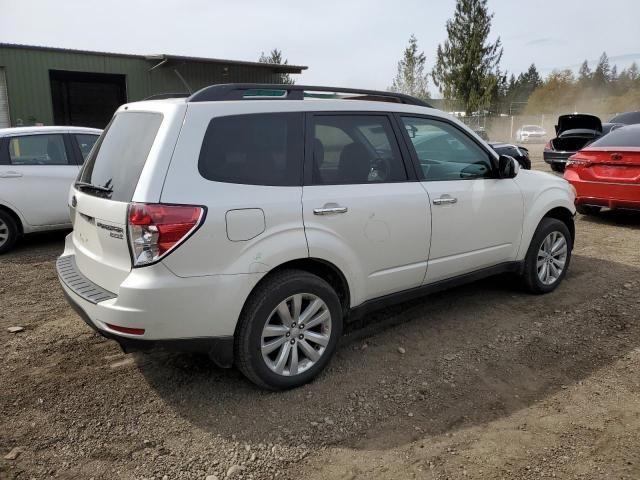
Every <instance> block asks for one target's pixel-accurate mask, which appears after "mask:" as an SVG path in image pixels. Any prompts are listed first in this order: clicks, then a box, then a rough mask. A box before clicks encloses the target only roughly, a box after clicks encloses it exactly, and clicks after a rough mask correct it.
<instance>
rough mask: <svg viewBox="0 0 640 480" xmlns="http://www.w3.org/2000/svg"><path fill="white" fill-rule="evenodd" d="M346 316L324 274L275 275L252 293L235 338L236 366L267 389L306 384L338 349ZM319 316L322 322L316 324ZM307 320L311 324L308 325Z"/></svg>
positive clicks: (289, 272) (279, 273)
mask: <svg viewBox="0 0 640 480" xmlns="http://www.w3.org/2000/svg"><path fill="white" fill-rule="evenodd" d="M296 302H297V313H296ZM315 308H317V309H316V310H315V313H314V309H315ZM287 312H288V315H289V316H288V317H287ZM342 316H343V315H342V306H341V304H340V300H339V298H338V295H337V294H336V292H335V290H334V289H333V288H331V286H330V285H329V284H328V283H327V282H326V281H324V280H323V279H322V278H320V277H317V276H316V275H312V274H310V273H308V272H305V271H301V270H283V271H281V272H277V273H274V274H272V275H270V276H268V277H267V278H266V279H265V280H264V281H263V282H262V283H261V284H260V285H259V286H258V287H257V288H256V289H255V290H254V292H252V294H251V295H250V297H249V299H248V300H247V303H246V304H245V306H244V308H243V310H242V313H241V315H240V320H239V322H238V327H237V329H236V335H235V340H234V358H235V362H236V365H237V367H238V368H239V369H240V371H241V372H242V373H243V374H244V375H245V376H246V377H247V378H248V379H249V380H251V381H252V382H253V383H255V384H256V385H258V386H260V387H263V388H267V389H270V390H286V389H290V388H295V387H299V386H301V385H304V384H305V383H308V382H309V381H311V380H312V379H313V378H314V377H316V376H317V375H318V374H319V373H320V372H321V371H322V370H323V369H324V368H325V367H326V366H327V364H328V363H329V361H330V360H331V357H332V356H333V354H334V353H335V350H336V346H337V343H338V339H339V338H340V336H341V335H342ZM283 317H286V318H283ZM320 318H322V319H324V320H323V322H322V323H315V324H312V325H311V322H317V321H318V319H320ZM327 318H328V321H327ZM300 319H303V321H299V320H300ZM305 319H306V321H308V322H310V324H307V325H303V322H304V321H305ZM289 322H291V324H290V325H285V323H289ZM294 325H295V327H294ZM310 325H311V326H310ZM312 334H313V337H312ZM312 338H313V339H312ZM279 342H280V343H279ZM276 344H277V345H278V346H277V347H275V348H274V349H273V350H270V349H272V348H273V347H274V345H276ZM323 344H324V345H323ZM310 349H312V350H310ZM294 351H295V353H294ZM314 352H315V353H314ZM283 358H284V363H282V359H283ZM294 358H295V365H296V366H295V367H294V366H293V365H294ZM294 372H295V373H294Z"/></svg>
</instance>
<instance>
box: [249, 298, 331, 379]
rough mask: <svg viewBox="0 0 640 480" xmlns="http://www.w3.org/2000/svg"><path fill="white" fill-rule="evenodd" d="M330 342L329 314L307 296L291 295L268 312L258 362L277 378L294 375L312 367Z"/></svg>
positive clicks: (323, 303)
mask: <svg viewBox="0 0 640 480" xmlns="http://www.w3.org/2000/svg"><path fill="white" fill-rule="evenodd" d="M330 338H331V313H330V312H329V308H328V307H327V305H326V304H325V302H324V301H323V300H322V299H321V298H320V297H318V296H316V295H313V294H310V293H299V294H296V295H292V296H291V297H288V298H287V299H285V300H283V301H282V302H280V304H279V305H278V306H277V307H276V308H275V309H274V310H273V312H271V314H270V315H269V318H268V319H267V321H266V323H265V325H264V328H263V329H262V335H261V345H260V348H261V351H262V358H263V360H264V362H265V364H266V365H267V367H269V369H270V370H272V371H273V372H275V373H277V374H278V375H284V376H294V375H298V374H300V373H302V372H304V371H306V370H308V369H309V368H311V367H312V366H313V365H315V364H316V363H317V362H318V360H320V357H321V356H322V355H323V353H324V352H325V350H326V348H327V345H328V344H329V340H330Z"/></svg>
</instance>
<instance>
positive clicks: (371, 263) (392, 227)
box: [302, 182, 430, 305]
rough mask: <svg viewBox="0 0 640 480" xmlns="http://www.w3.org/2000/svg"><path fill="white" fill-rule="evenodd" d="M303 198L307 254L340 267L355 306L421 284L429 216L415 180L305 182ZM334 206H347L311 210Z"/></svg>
mask: <svg viewBox="0 0 640 480" xmlns="http://www.w3.org/2000/svg"><path fill="white" fill-rule="evenodd" d="M302 200H303V201H302V203H303V217H304V226H305V233H306V236H307V242H308V243H309V255H310V256H311V257H317V258H324V259H327V260H329V261H331V262H332V263H334V264H335V265H337V266H339V267H341V269H342V270H343V272H344V273H345V275H347V276H348V277H350V280H351V282H350V283H351V284H352V285H353V286H352V290H354V288H355V289H356V290H355V291H352V301H353V304H354V305H356V304H358V303H360V302H362V301H365V300H369V299H371V298H375V297H378V296H381V295H385V294H388V293H392V292H397V291H400V290H405V289H408V288H412V287H417V286H419V285H421V284H422V281H423V279H424V274H425V270H426V260H427V256H428V239H429V236H430V218H429V216H430V214H429V203H428V199H427V196H426V195H425V192H424V190H423V189H422V188H421V186H420V184H419V183H417V182H408V183H390V184H381V185H319V186H305V187H304V189H303V195H302ZM336 207H337V208H340V207H342V208H346V209H347V210H346V211H345V212H344V213H329V214H327V215H318V214H317V213H314V210H316V209H322V208H336Z"/></svg>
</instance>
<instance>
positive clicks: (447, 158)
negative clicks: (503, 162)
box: [402, 117, 492, 181]
mask: <svg viewBox="0 0 640 480" xmlns="http://www.w3.org/2000/svg"><path fill="white" fill-rule="evenodd" d="M402 122H403V123H404V126H405V128H406V129H407V134H408V135H409V138H410V139H411V143H412V144H413V147H414V149H415V151H416V155H417V157H418V160H419V162H420V168H421V170H422V173H423V176H424V180H427V181H438V180H461V179H477V178H491V177H492V166H491V161H490V159H489V156H488V153H487V152H485V151H484V150H483V149H482V148H480V147H479V146H478V145H477V144H476V143H474V142H473V140H471V139H470V138H469V137H467V136H466V135H465V134H464V133H462V132H461V131H460V130H458V129H457V128H455V127H453V126H452V125H449V124H448V123H446V122H441V121H438V120H431V119H426V118H417V117H402Z"/></svg>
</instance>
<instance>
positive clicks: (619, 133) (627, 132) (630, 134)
mask: <svg viewBox="0 0 640 480" xmlns="http://www.w3.org/2000/svg"><path fill="white" fill-rule="evenodd" d="M592 147H593V148H597V147H640V125H632V126H628V127H621V128H616V129H615V130H612V131H611V132H610V133H608V134H606V135H605V136H603V137H600V138H599V139H598V140H596V141H595V142H593V143H591V144H589V148H592Z"/></svg>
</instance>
